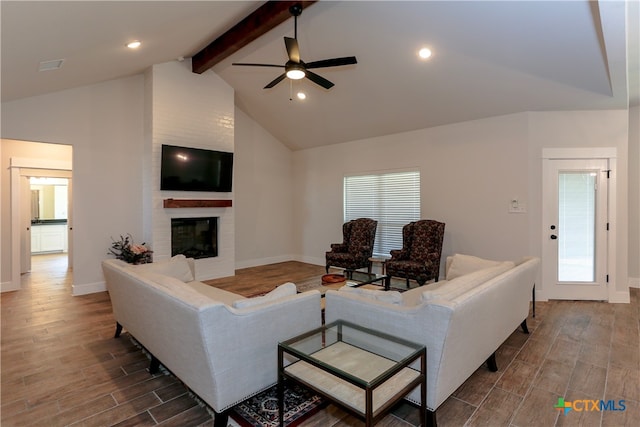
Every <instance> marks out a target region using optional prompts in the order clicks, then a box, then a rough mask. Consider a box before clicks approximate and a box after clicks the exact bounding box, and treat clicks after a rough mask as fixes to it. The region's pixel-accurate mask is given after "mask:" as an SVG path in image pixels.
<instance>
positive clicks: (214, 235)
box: [171, 217, 218, 259]
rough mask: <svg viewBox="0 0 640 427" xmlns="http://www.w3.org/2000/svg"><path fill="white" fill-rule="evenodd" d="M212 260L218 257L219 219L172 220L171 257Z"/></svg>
mask: <svg viewBox="0 0 640 427" xmlns="http://www.w3.org/2000/svg"><path fill="white" fill-rule="evenodd" d="M180 254H182V255H184V256H186V257H187V258H195V259H200V258H211V257H216V256H218V217H210V218H172V219H171V256H174V255H180Z"/></svg>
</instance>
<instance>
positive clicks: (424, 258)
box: [386, 219, 444, 287]
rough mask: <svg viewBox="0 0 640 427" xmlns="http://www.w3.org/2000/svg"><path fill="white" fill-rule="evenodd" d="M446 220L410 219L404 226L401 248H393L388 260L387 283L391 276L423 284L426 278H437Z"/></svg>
mask: <svg viewBox="0 0 640 427" xmlns="http://www.w3.org/2000/svg"><path fill="white" fill-rule="evenodd" d="M443 238H444V223H443V222H438V221H434V220H430V219H423V220H420V221H416V222H411V223H409V224H407V225H405V226H404V227H403V228H402V249H401V250H392V251H391V259H389V260H388V261H387V262H386V268H387V279H386V280H387V285H389V283H390V282H391V276H395V277H403V278H405V279H407V287H409V279H413V280H415V281H416V282H418V285H420V286H422V285H424V284H425V282H427V280H431V279H435V281H436V282H437V281H438V276H439V275H440V256H441V255H442V240H443Z"/></svg>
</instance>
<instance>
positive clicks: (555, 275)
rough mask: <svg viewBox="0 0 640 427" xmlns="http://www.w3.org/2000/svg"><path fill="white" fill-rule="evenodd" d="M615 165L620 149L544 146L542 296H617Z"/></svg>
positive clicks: (564, 297)
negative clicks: (545, 147)
mask: <svg viewBox="0 0 640 427" xmlns="http://www.w3.org/2000/svg"><path fill="white" fill-rule="evenodd" d="M615 165H616V162H615V149H613V151H612V152H610V151H609V150H606V149H604V150H603V149H599V150H595V151H594V150H593V149H546V150H543V164H542V176H543V186H542V200H543V206H542V286H541V287H540V288H537V289H536V292H538V291H540V296H541V299H543V300H546V299H570V300H599V301H608V300H610V299H611V297H612V292H613V290H614V289H615V282H614V281H613V280H612V279H613V277H614V275H613V271H614V268H612V267H611V266H612V258H613V256H612V254H611V249H610V248H612V247H615V240H616V239H615V233H609V230H610V229H614V230H615V227H613V222H614V221H615V212H614V211H615V208H614V206H613V204H612V203H610V201H611V200H612V198H613V199H615Z"/></svg>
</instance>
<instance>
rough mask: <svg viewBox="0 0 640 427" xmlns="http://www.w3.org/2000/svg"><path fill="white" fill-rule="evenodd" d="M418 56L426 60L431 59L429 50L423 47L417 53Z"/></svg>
mask: <svg viewBox="0 0 640 427" xmlns="http://www.w3.org/2000/svg"><path fill="white" fill-rule="evenodd" d="M418 56H419V57H420V58H422V59H428V58H430V57H431V49H429V48H426V47H423V48H422V49H420V50H419V51H418Z"/></svg>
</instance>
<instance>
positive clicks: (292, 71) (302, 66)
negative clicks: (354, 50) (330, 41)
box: [231, 4, 358, 89]
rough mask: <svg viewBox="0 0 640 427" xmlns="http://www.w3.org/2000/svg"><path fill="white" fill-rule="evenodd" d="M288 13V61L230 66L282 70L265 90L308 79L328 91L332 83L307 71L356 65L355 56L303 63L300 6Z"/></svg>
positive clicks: (297, 5)
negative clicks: (291, 34)
mask: <svg viewBox="0 0 640 427" xmlns="http://www.w3.org/2000/svg"><path fill="white" fill-rule="evenodd" d="M289 12H290V13H291V15H293V17H294V38H291V37H285V38H284V44H285V47H286V49H287V54H288V55H289V60H288V61H287V63H286V64H284V65H276V64H250V63H238V62H234V63H233V64H231V65H242V66H246V67H276V68H284V73H282V74H281V75H279V76H278V77H276V78H275V79H274V80H273V81H272V82H271V83H269V84H268V85H266V86H265V87H264V88H265V89H270V88H272V87H274V86H275V85H277V84H278V83H280V82H281V81H282V80H284V78H285V77H288V78H290V79H292V80H300V79H303V78H305V77H306V78H308V79H309V80H311V81H312V82H314V83H315V84H317V85H320V86H322V87H323V88H325V89H330V88H331V87H333V86H334V84H333V83H332V82H330V81H329V80H327V79H325V78H324V77H321V76H319V75H317V74H316V73H314V72H312V71H309V70H310V69H314V68H327V67H339V66H341V65H351V64H357V63H358V61H357V60H356V57H355V56H345V57H343V58H332V59H323V60H321V61H314V62H309V63H305V62H304V61H303V60H302V59H300V49H299V48H298V16H300V14H302V5H300V4H295V5H293V6H291V7H290V8H289Z"/></svg>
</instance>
